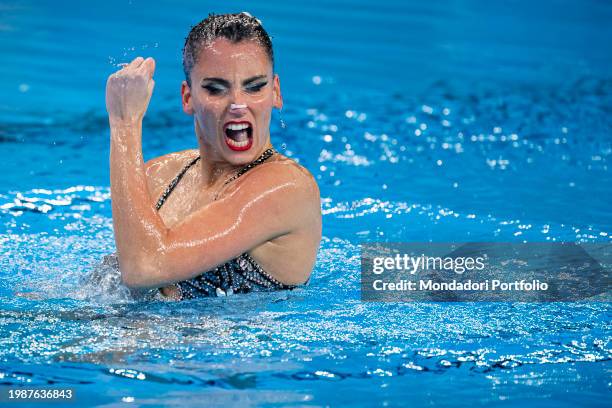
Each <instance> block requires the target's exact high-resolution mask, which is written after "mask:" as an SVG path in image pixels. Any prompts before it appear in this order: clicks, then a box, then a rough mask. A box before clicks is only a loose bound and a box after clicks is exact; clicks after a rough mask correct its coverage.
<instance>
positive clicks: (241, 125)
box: [227, 123, 249, 130]
mask: <svg viewBox="0 0 612 408" xmlns="http://www.w3.org/2000/svg"><path fill="white" fill-rule="evenodd" d="M227 128H228V129H229V130H244V129H248V128H249V125H247V124H246V123H230V124H229V125H227Z"/></svg>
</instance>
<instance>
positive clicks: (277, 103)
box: [272, 74, 283, 109]
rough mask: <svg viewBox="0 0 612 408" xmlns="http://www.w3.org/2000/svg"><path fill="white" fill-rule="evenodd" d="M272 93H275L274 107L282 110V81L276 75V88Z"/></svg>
mask: <svg viewBox="0 0 612 408" xmlns="http://www.w3.org/2000/svg"><path fill="white" fill-rule="evenodd" d="M272 92H273V93H274V102H273V106H274V107H275V108H277V109H282V108H283V95H282V94H281V88H280V79H279V78H278V74H274V87H273V89H272Z"/></svg>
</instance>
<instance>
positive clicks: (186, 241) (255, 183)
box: [142, 163, 320, 286]
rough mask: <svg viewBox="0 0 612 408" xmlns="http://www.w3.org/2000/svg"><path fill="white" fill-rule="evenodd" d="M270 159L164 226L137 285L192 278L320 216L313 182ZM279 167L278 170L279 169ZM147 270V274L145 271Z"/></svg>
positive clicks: (297, 228)
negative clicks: (218, 197)
mask: <svg viewBox="0 0 612 408" xmlns="http://www.w3.org/2000/svg"><path fill="white" fill-rule="evenodd" d="M282 165H283V164H276V163H274V164H272V163H271V166H266V168H263V167H262V168H260V169H257V170H256V171H252V172H251V173H250V174H248V175H245V176H243V178H244V179H243V180H242V183H241V185H240V187H239V188H237V189H236V190H234V191H233V192H232V193H230V194H228V195H227V196H226V197H225V198H223V199H221V200H219V201H215V202H213V203H211V204H210V205H207V206H205V207H203V208H201V209H199V210H197V211H195V212H194V213H192V214H191V215H190V216H188V217H187V218H186V219H185V220H184V221H183V222H181V223H180V224H177V225H176V226H173V227H172V228H168V229H167V230H166V231H165V233H164V234H163V243H162V245H161V248H160V250H159V251H158V252H157V259H155V267H154V268H152V270H153V272H154V273H153V274H152V275H153V276H147V277H143V279H145V280H149V281H148V282H142V283H143V286H159V285H164V284H169V283H174V282H178V281H183V280H187V279H190V278H193V277H195V276H197V275H199V274H200V273H202V272H203V271H207V270H210V269H212V268H214V267H216V266H218V265H220V264H222V263H224V262H227V261H228V260H230V259H232V258H235V257H237V256H238V255H240V254H241V253H244V252H246V251H249V250H251V249H252V248H254V247H257V246H258V245H260V244H263V243H264V242H267V241H269V240H271V239H274V238H276V237H279V236H282V235H286V234H290V233H292V232H295V231H297V230H299V229H300V228H302V227H303V225H304V223H308V222H312V221H313V219H314V217H316V216H317V212H318V215H319V216H320V206H319V203H318V200H319V197H318V190H316V183H314V181H312V182H311V181H310V180H309V179H307V178H306V177H305V176H304V174H302V173H301V172H299V171H298V170H297V169H295V168H292V167H294V166H288V167H287V168H284V169H281V168H278V166H282ZM279 170H280V171H279ZM313 183H314V186H315V187H314V188H313ZM148 275H149V274H148Z"/></svg>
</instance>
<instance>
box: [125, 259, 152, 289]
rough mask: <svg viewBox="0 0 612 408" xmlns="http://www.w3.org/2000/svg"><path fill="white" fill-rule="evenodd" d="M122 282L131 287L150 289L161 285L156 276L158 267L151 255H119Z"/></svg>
mask: <svg viewBox="0 0 612 408" xmlns="http://www.w3.org/2000/svg"><path fill="white" fill-rule="evenodd" d="M119 270H120V272H121V282H122V283H123V284H124V285H125V286H127V287H128V288H130V289H149V288H155V287H159V286H160V285H158V283H157V279H156V277H157V276H158V272H159V270H158V268H156V267H155V262H152V259H151V258H150V257H137V258H133V259H129V260H126V259H122V258H121V257H119Z"/></svg>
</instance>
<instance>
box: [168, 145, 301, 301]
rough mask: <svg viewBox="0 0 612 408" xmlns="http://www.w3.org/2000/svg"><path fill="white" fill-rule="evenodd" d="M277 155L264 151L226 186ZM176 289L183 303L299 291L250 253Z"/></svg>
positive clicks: (184, 170)
mask: <svg viewBox="0 0 612 408" xmlns="http://www.w3.org/2000/svg"><path fill="white" fill-rule="evenodd" d="M273 154H274V149H271V148H270V149H268V150H266V151H264V152H263V154H262V155H261V156H259V158H257V159H256V160H255V161H253V162H252V163H250V164H248V165H247V166H245V167H243V168H242V169H240V170H239V171H238V173H236V174H235V175H234V176H233V177H231V178H229V179H228V180H227V181H226V182H225V183H224V186H225V185H227V184H228V183H230V182H231V181H233V180H235V179H237V178H238V177H240V176H242V175H243V174H244V173H246V172H247V171H249V170H251V169H252V168H253V167H255V166H257V165H259V164H261V163H263V162H265V161H266V160H268V159H269V158H270V157H271V156H272V155H273ZM198 160H200V157H199V156H198V157H196V158H195V159H193V160H192V161H191V162H190V163H188V164H187V165H186V166H185V167H184V168H183V169H182V170H181V171H180V172H179V174H177V176H176V177H175V178H174V179H173V180H172V181H171V182H170V184H169V185H168V187H167V188H166V190H165V191H164V193H163V194H162V195H161V197H160V198H159V200H158V201H157V204H156V208H157V210H158V211H159V209H160V208H161V207H162V206H163V205H164V203H165V202H166V199H167V198H168V196H169V195H170V193H172V190H174V188H175V187H176V186H177V184H178V183H179V181H180V180H181V178H183V176H184V175H185V173H186V172H187V170H189V169H190V168H191V167H192V166H193V165H194V164H196V163H197V162H198ZM175 286H176V287H177V288H178V289H179V290H180V293H181V299H193V298H197V297H208V296H226V295H230V294H233V293H248V292H252V291H254V290H286V289H293V288H295V286H291V285H285V284H283V283H281V282H279V281H278V280H276V279H274V278H273V277H272V276H270V274H268V273H267V272H266V271H264V270H263V269H262V268H261V266H259V265H258V264H257V262H255V260H254V259H253V258H252V257H251V256H250V255H249V254H248V253H247V252H245V253H243V254H242V255H239V256H238V257H236V258H234V259H231V260H230V261H228V262H226V263H224V264H222V265H219V266H217V267H216V268H214V269H212V270H210V271H207V272H204V273H202V274H201V275H199V276H197V277H195V278H193V279H190V280H186V281H182V282H178V283H176V284H175Z"/></svg>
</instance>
